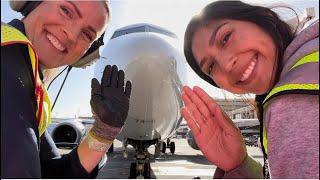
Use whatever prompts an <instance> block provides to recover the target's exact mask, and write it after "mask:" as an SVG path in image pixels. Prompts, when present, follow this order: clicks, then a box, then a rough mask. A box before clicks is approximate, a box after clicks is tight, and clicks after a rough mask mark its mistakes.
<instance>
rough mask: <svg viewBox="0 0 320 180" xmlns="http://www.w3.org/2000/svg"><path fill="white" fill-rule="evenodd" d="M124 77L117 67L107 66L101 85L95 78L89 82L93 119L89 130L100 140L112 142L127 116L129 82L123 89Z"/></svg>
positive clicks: (129, 91)
mask: <svg viewBox="0 0 320 180" xmlns="http://www.w3.org/2000/svg"><path fill="white" fill-rule="evenodd" d="M124 76H125V75H124V72H123V70H119V71H118V68H117V66H115V65H113V66H112V67H111V66H110V65H107V66H106V67H105V69H104V72H103V75H102V79H101V85H100V84H99V82H98V80H97V79H96V78H93V79H92V81H91V100H90V104H91V108H92V110H93V116H94V119H95V123H94V125H93V127H92V129H91V130H92V131H93V133H94V135H96V136H98V137H100V138H104V139H107V140H111V141H112V140H113V139H114V138H115V137H116V135H117V134H118V133H119V131H120V130H121V127H122V126H123V124H124V122H125V120H126V118H127V116H128V111H129V98H130V94H131V82H130V81H127V82H126V86H125V87H124Z"/></svg>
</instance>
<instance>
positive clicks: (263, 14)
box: [184, 1, 294, 87]
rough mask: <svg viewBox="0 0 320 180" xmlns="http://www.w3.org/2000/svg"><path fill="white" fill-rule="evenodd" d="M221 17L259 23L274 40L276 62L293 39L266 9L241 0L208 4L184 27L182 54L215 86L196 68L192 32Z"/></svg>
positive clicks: (279, 21)
mask: <svg viewBox="0 0 320 180" xmlns="http://www.w3.org/2000/svg"><path fill="white" fill-rule="evenodd" d="M220 19H233V20H240V21H248V22H252V23H254V24H256V25H258V26H259V27H260V28H261V29H262V30H264V31H265V32H266V33H267V34H268V35H269V36H270V37H271V38H272V40H273V42H274V43H275V45H276V49H277V53H278V57H277V61H278V62H279V59H282V57H283V54H284V51H285V49H286V48H287V46H288V45H289V44H290V42H291V41H292V40H293V38H294V35H293V33H292V30H291V29H290V26H289V25H288V24H287V23H285V22H283V21H282V20H281V19H280V18H279V17H278V15H277V14H276V13H275V12H273V11H271V10H270V9H269V8H266V7H261V6H253V5H249V4H246V3H243V2H241V1H216V2H213V3H211V4H209V5H207V6H206V7H205V8H204V9H203V10H202V12H201V13H200V14H199V15H196V16H194V17H193V18H192V19H191V21H190V22H189V24H188V26H187V29H186V32H185V36H184V54H185V57H186V60H187V62H188V63H189V65H190V66H191V68H192V69H193V70H194V71H195V72H196V73H197V74H198V75H199V76H200V77H201V78H202V79H204V80H205V81H207V82H209V83H210V84H212V85H214V86H216V87H218V85H217V84H216V83H215V82H214V81H213V80H212V79H211V78H210V77H209V76H207V75H206V74H205V73H203V72H202V71H201V69H200V68H199V66H198V64H197V63H196V60H195V58H194V56H193V52H192V49H191V47H192V37H193V34H194V32H195V31H196V30H197V28H198V27H200V26H205V25H206V24H207V23H208V22H209V21H212V20H220ZM278 66H279V64H278ZM280 67H281V65H280Z"/></svg>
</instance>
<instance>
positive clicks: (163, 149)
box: [161, 142, 167, 153]
mask: <svg viewBox="0 0 320 180" xmlns="http://www.w3.org/2000/svg"><path fill="white" fill-rule="evenodd" d="M166 149H167V145H166V143H165V142H162V149H161V152H162V153H166Z"/></svg>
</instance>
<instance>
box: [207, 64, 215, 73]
mask: <svg viewBox="0 0 320 180" xmlns="http://www.w3.org/2000/svg"><path fill="white" fill-rule="evenodd" d="M213 66H214V63H211V64H210V65H209V67H208V74H209V75H210V74H211V72H212V69H213Z"/></svg>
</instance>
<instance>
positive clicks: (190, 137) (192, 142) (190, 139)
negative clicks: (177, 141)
mask: <svg viewBox="0 0 320 180" xmlns="http://www.w3.org/2000/svg"><path fill="white" fill-rule="evenodd" d="M187 141H188V144H189V146H190V147H192V149H195V150H200V149H199V147H198V145H197V143H196V140H195V139H194V136H193V134H192V132H191V130H189V131H188V132H187Z"/></svg>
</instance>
